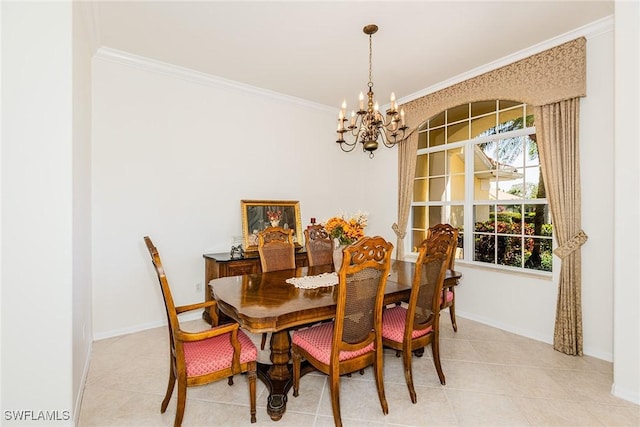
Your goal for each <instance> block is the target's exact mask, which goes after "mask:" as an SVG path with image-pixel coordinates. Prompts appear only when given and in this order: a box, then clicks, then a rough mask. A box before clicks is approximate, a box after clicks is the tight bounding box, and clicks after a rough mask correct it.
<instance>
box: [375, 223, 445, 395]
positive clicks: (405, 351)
mask: <svg viewBox="0 0 640 427" xmlns="http://www.w3.org/2000/svg"><path fill="white" fill-rule="evenodd" d="M430 244H431V246H430V247H428V245H427V241H426V240H425V241H424V242H423V243H422V245H420V247H419V248H418V260H417V261H416V266H415V274H414V277H413V283H412V286H411V296H410V297H409V303H408V305H406V306H405V305H400V306H395V307H392V308H386V309H385V310H384V311H383V314H382V344H383V345H384V346H385V347H389V348H393V349H395V350H396V351H397V352H401V353H402V364H403V367H404V376H405V381H406V382H407V388H408V389H409V395H410V396H411V401H412V402H413V403H416V401H417V398H416V391H415V388H414V386H413V375H412V368H411V358H412V355H413V352H414V351H416V350H420V349H423V348H424V347H426V346H427V345H428V344H431V350H432V354H433V362H434V364H435V367H436V371H437V372H438V377H439V379H440V383H441V384H442V385H444V384H445V377H444V373H443V371H442V366H441V364H440V346H439V333H440V332H439V331H440V325H439V319H440V294H441V293H442V286H443V283H444V276H445V272H446V271H447V261H448V257H449V252H450V250H451V247H450V245H449V241H448V238H447V236H445V235H439V236H435V237H433V238H432V239H431V241H430ZM397 355H399V354H398V353H397Z"/></svg>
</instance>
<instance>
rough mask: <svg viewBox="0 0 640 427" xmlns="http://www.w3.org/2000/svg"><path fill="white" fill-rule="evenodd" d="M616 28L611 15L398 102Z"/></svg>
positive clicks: (401, 100)
mask: <svg viewBox="0 0 640 427" xmlns="http://www.w3.org/2000/svg"><path fill="white" fill-rule="evenodd" d="M613 28H614V20H613V15H609V16H607V17H604V18H602V19H599V20H597V21H594V22H592V23H590V24H587V25H584V26H582V27H578V28H576V29H574V30H572V31H569V32H567V33H564V34H561V35H559V36H557V37H554V38H552V39H549V40H547V41H544V42H541V43H538V44H536V45H533V46H531V47H528V48H526V49H523V50H521V51H518V52H515V53H513V54H511V55H508V56H505V57H503V58H500V59H498V60H496V61H493V62H490V63H488V64H485V65H482V66H480V67H477V68H474V69H472V70H469V71H467V72H465V73H462V74H459V75H457V76H455V77H452V78H450V79H447V80H444V81H442V82H440V83H437V84H435V85H433V86H430V87H428V88H425V89H422V90H420V91H418V92H414V93H412V94H410V95H407V96H405V97H402V98H400V99H398V101H397V103H398V104H406V103H407V102H410V101H413V100H415V99H418V98H422V97H423V96H426V95H429V94H431V93H434V92H437V91H439V90H442V89H444V88H447V87H449V86H453V85H455V84H458V83H460V82H463V81H465V80H469V79H471V78H473V77H477V76H479V75H481V74H484V73H487V72H489V71H493V70H496V69H498V68H500V67H504V66H505V65H509V64H513V63H514V62H517V61H520V60H522V59H524V58H528V57H530V56H532V55H535V54H538V53H540V52H543V51H545V50H548V49H551V48H554V47H556V46H559V45H561V44H563V43H566V42H569V41H571V40H575V39H577V38H579V37H586V38H587V40H588V39H590V38H592V37H596V36H598V35H600V34H603V33H607V32H610V31H613Z"/></svg>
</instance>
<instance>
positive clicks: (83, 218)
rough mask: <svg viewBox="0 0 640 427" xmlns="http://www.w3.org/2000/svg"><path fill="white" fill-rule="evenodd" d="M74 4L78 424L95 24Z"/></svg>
mask: <svg viewBox="0 0 640 427" xmlns="http://www.w3.org/2000/svg"><path fill="white" fill-rule="evenodd" d="M88 12H89V11H88V9H87V4H86V3H81V2H74V3H73V41H72V47H73V113H72V116H73V155H72V156H73V157H72V159H73V160H72V170H73V183H72V185H73V188H72V192H73V204H72V216H73V220H72V227H73V241H72V245H73V259H72V262H73V267H72V268H73V285H72V286H73V291H72V294H73V295H72V298H73V302H72V309H73V315H72V336H73V337H72V339H73V363H72V369H73V383H72V387H73V388H72V391H73V397H74V399H75V410H74V412H75V415H76V417H74V418H75V419H77V416H78V415H79V410H80V403H81V400H82V392H83V390H84V381H85V378H86V372H87V371H88V369H89V357H90V355H91V342H92V341H93V336H92V329H93V327H92V324H91V320H92V319H91V57H92V46H91V43H90V41H91V40H92V36H91V34H92V33H91V31H92V28H91V26H90V25H91V22H92V21H91V19H90V15H89V14H88Z"/></svg>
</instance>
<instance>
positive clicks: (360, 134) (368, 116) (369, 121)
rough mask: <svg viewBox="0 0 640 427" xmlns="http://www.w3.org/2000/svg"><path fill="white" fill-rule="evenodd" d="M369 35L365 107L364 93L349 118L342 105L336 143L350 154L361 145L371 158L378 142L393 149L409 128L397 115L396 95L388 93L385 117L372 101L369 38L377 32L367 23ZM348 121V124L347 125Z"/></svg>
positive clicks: (365, 29) (375, 26)
mask: <svg viewBox="0 0 640 427" xmlns="http://www.w3.org/2000/svg"><path fill="white" fill-rule="evenodd" d="M362 31H363V32H364V33H365V34H367V35H368V36H369V84H368V86H369V91H368V92H367V98H368V100H367V105H366V108H365V103H364V94H363V93H362V92H360V97H359V98H360V105H359V108H358V111H351V119H350V120H349V119H347V118H346V111H347V101H346V100H345V101H343V102H342V107H341V108H340V113H338V140H337V141H336V142H337V143H338V144H340V148H341V149H342V151H345V152H350V151H353V149H354V148H355V146H356V145H357V144H358V142H360V143H361V144H362V151H364V152H367V151H368V152H369V157H370V158H373V152H374V151H376V150H377V149H378V141H381V142H382V143H383V144H384V146H385V147H389V148H391V147H393V146H394V145H396V144H398V143H399V142H402V141H404V140H405V139H406V138H407V137H408V136H409V135H408V134H407V133H406V130H407V129H408V128H409V127H408V126H407V125H406V123H405V121H404V110H402V109H401V110H400V111H399V112H398V104H397V103H396V96H395V94H394V93H393V92H392V93H391V101H390V104H389V109H388V110H387V118H386V120H385V117H384V116H383V115H382V113H380V111H379V106H378V103H377V102H376V100H375V99H374V93H373V81H372V78H371V57H372V52H373V50H372V42H371V36H372V35H373V34H375V33H376V32H377V31H378V26H377V25H375V24H369V25H367V26H366V27H364V28H363V29H362ZM347 121H348V122H349V123H348V124H347ZM347 132H349V133H350V134H351V136H353V138H354V139H353V142H347V141H345V139H344V134H345V133H347Z"/></svg>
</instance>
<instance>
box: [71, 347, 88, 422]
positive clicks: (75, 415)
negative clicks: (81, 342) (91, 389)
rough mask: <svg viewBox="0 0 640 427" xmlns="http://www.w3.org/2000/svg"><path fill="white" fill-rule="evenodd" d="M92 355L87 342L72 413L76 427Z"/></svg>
mask: <svg viewBox="0 0 640 427" xmlns="http://www.w3.org/2000/svg"><path fill="white" fill-rule="evenodd" d="M92 353H93V342H89V350H88V351H87V357H86V358H85V360H84V368H83V369H82V378H80V387H78V395H77V396H76V406H75V410H74V411H73V425H74V426H76V425H78V422H79V421H80V411H81V409H82V398H83V397H84V388H85V386H86V385H87V376H89V366H90V364H91V354H92Z"/></svg>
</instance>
